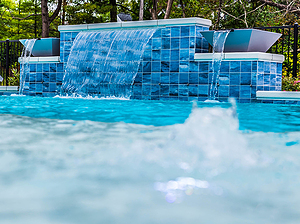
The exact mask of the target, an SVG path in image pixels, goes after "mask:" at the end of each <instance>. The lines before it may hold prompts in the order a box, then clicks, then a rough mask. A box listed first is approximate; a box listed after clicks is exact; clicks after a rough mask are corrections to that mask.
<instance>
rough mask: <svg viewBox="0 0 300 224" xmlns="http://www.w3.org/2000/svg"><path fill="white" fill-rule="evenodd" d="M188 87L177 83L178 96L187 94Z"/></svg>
mask: <svg viewBox="0 0 300 224" xmlns="http://www.w3.org/2000/svg"><path fill="white" fill-rule="evenodd" d="M188 95H189V88H188V85H178V96H188Z"/></svg>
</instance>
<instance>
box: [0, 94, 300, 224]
mask: <svg viewBox="0 0 300 224" xmlns="http://www.w3.org/2000/svg"><path fill="white" fill-rule="evenodd" d="M299 111H300V107H299V106H297V105H276V104H237V105H236V108H235V104H234V103H233V104H230V103H219V104H208V103H197V104H196V103H193V102H164V101H135V100H118V99H114V100H113V99H105V100H104V99H102V100H99V99H75V98H38V97H4V96H3V97H1V98H0V114H1V116H0V133H1V145H0V147H1V150H0V222H1V223H10V224H11V223H12V224H14V223H31V224H34V223H51V224H52V223H60V224H62V223H63V224H65V223H66V224H67V223H152V224H153V223H230V224H232V223H298V220H299V219H300V215H299V212H298V211H299V199H300V193H299V190H298V189H299V185H300V181H299V175H298V170H299V165H300V164H299V161H300V160H299V157H300V154H299V141H300V132H299V130H300V125H299V124H300V115H299Z"/></svg>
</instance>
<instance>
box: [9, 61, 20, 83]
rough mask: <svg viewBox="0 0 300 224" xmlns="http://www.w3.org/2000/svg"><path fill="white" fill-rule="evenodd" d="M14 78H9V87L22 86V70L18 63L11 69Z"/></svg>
mask: <svg viewBox="0 0 300 224" xmlns="http://www.w3.org/2000/svg"><path fill="white" fill-rule="evenodd" d="M11 72H12V76H11V77H8V85H9V86H19V85H20V69H19V67H18V63H15V64H14V65H13V67H12V68H11Z"/></svg>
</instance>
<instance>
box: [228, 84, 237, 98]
mask: <svg viewBox="0 0 300 224" xmlns="http://www.w3.org/2000/svg"><path fill="white" fill-rule="evenodd" d="M229 97H235V98H239V97H240V87H239V86H229Z"/></svg>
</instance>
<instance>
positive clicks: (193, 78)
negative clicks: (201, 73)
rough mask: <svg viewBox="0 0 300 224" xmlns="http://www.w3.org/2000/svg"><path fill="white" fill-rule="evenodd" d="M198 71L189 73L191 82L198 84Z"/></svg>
mask: <svg viewBox="0 0 300 224" xmlns="http://www.w3.org/2000/svg"><path fill="white" fill-rule="evenodd" d="M198 83H199V80H198V73H196V72H190V73H189V84H198Z"/></svg>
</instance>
